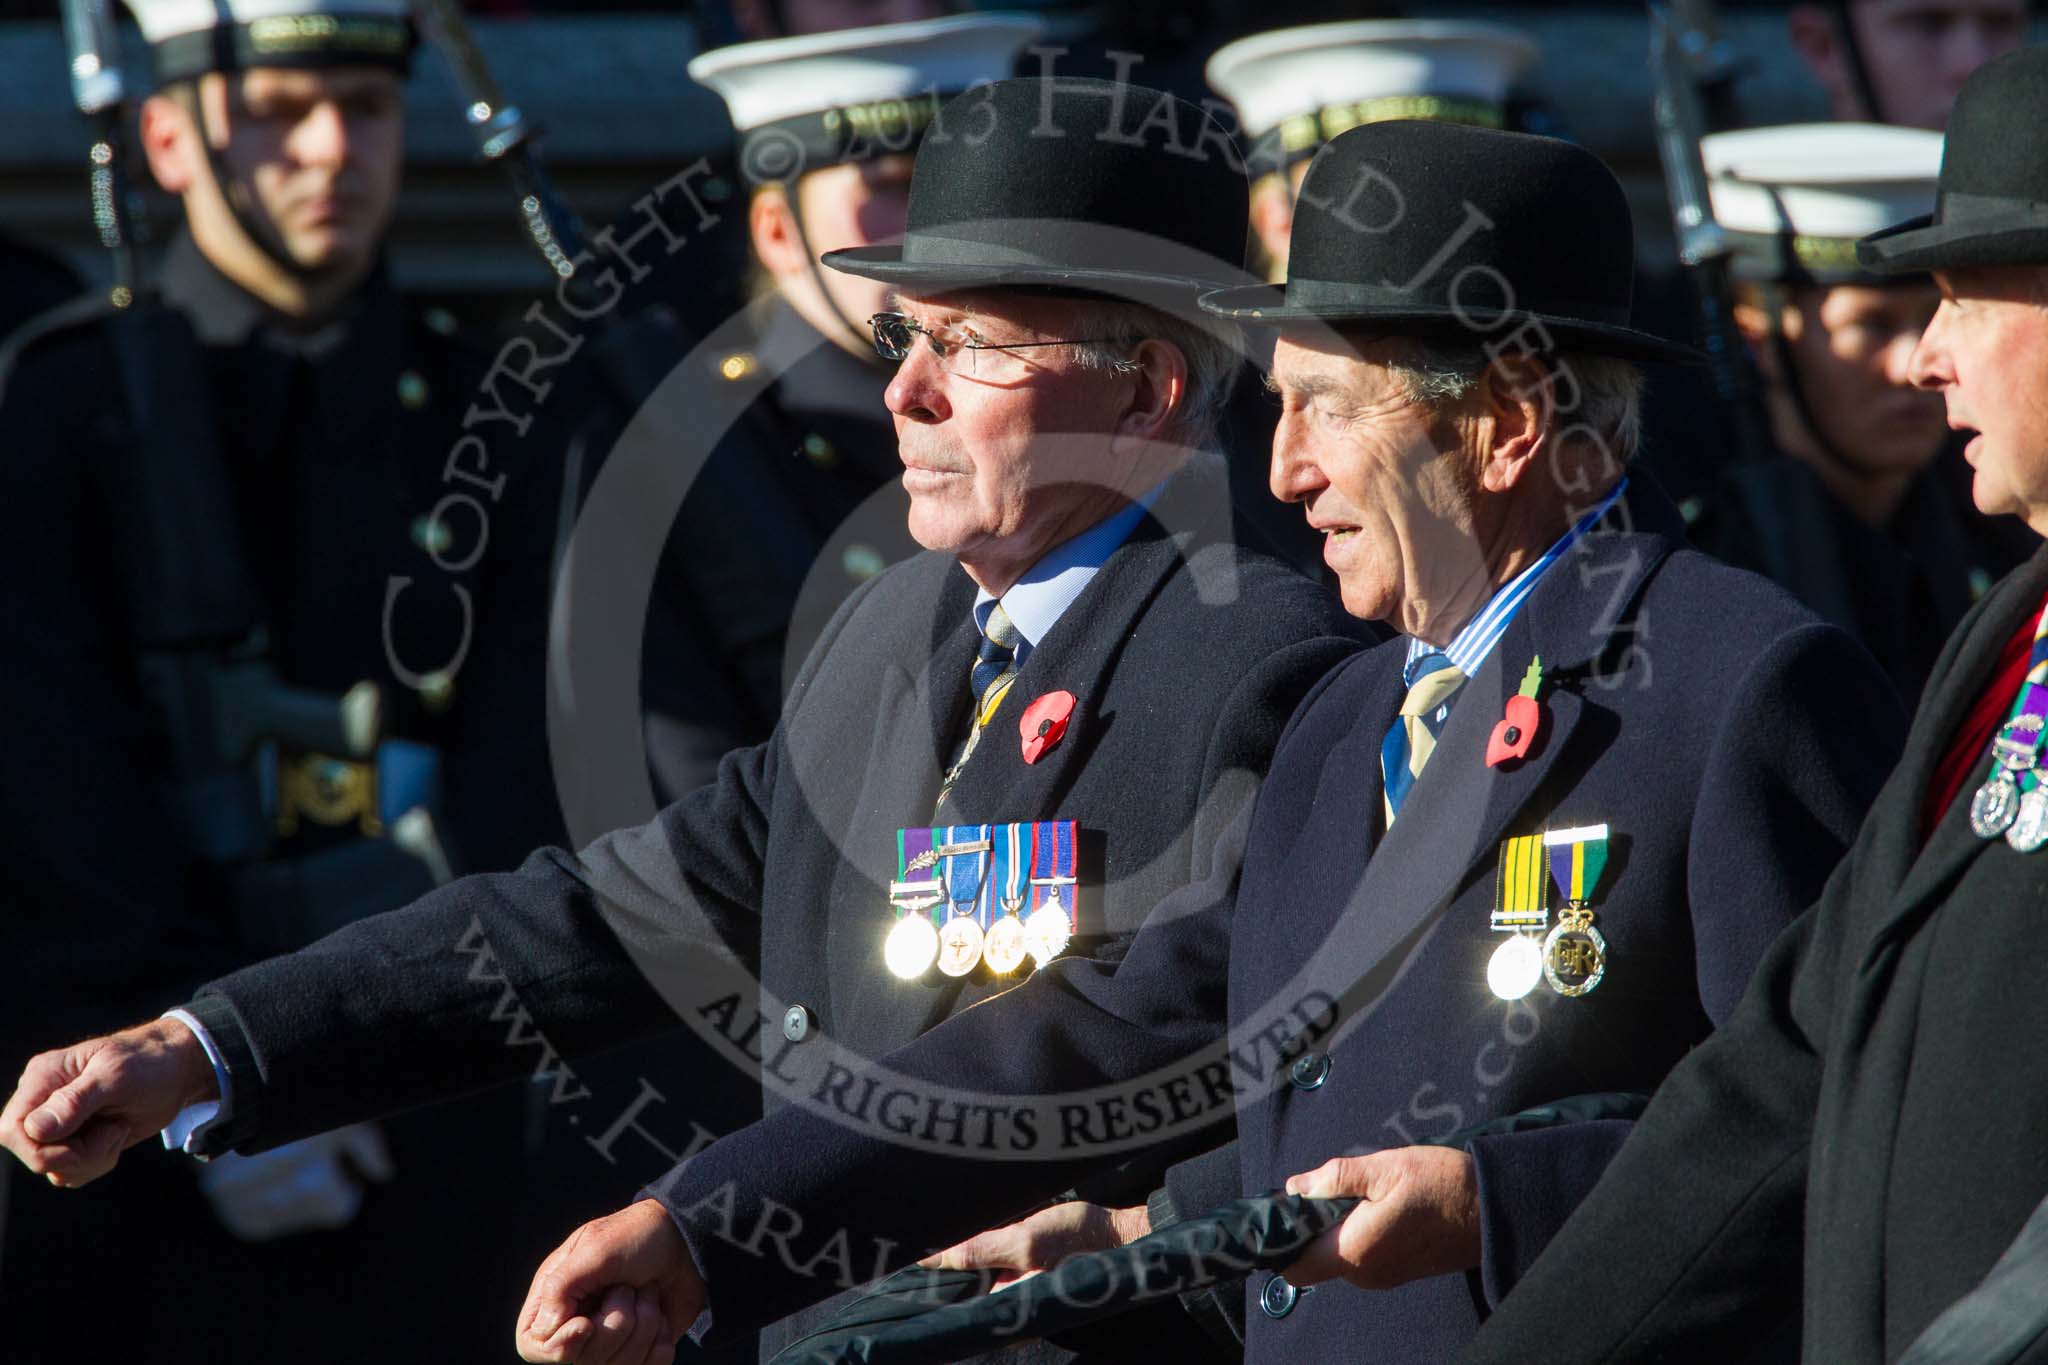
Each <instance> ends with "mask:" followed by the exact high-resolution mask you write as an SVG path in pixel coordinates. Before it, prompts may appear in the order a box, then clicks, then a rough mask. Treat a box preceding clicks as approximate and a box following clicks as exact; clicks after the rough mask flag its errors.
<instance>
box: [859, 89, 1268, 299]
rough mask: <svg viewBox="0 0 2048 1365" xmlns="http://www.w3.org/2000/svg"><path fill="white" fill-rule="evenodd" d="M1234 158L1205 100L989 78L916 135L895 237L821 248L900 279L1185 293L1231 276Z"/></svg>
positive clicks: (921, 283)
mask: <svg viewBox="0 0 2048 1365" xmlns="http://www.w3.org/2000/svg"><path fill="white" fill-rule="evenodd" d="M1249 192H1250V187H1249V185H1248V184H1247V182H1246V180H1245V172H1244V159H1243V156H1242V155H1241V153H1240V152H1239V150H1238V148H1237V145H1236V144H1235V143H1234V142H1232V141H1231V138H1230V136H1229V134H1228V133H1226V132H1225V131H1224V130H1223V127H1222V125H1220V124H1219V123H1217V122H1216V120H1215V119H1214V118H1213V117H1211V116H1210V115H1209V114H1208V113H1207V112H1206V111H1205V110H1203V109H1201V108H1199V107H1197V106H1195V105H1192V104H1189V103H1188V102H1187V101H1185V100H1182V99H1177V98H1175V97H1174V96H1172V95H1168V94H1165V93H1162V92H1161V91H1157V90H1148V89H1146V88H1145V87H1144V86H1139V85H1127V84H1123V83H1119V82H1112V81H1098V80H1069V79H1045V78H1025V79H1017V80H1007V81H997V82H995V83H994V84H992V85H988V86H984V87H981V88H980V89H976V90H970V91H968V92H967V93H966V94H964V95H960V96H958V97H957V98H955V99H953V100H951V101H950V102H948V103H947V104H946V106H945V107H944V108H942V109H941V110H940V111H939V116H938V118H937V119H935V120H934V121H933V123H932V125H931V128H930V131H928V132H927V133H926V134H925V138H924V141H923V142H921V143H920V144H919V145H918V149H917V162H916V165H915V167H914V168H913V169H912V171H911V175H910V211H909V220H908V225H907V229H906V231H905V233H904V238H903V244H902V245H901V246H869V247H853V248H848V249H846V250H841V251H828V252H826V253H825V255H824V258H823V259H824V262H825V264H826V265H829V266H831V267H832V268H833V269H834V270H843V271H845V272H847V273H848V274H851V275H864V276H866V277H867V278H869V279H873V280H884V281H887V282H888V283H890V284H896V285H901V286H903V287H905V288H907V289H911V290H914V291H916V290H922V291H928V292H934V293H937V292H944V291H947V290H954V289H977V288H986V287H990V286H1004V287H1020V286H1021V287H1032V288H1043V289H1058V290H1080V291H1086V292H1098V293H1103V294H1108V295H1114V296H1125V297H1134V298H1141V299H1147V300H1157V301H1178V302H1190V303H1191V302H1192V301H1193V299H1194V296H1195V295H1196V294H1197V293H1200V292H1202V291H1204V290H1210V289H1217V288H1221V287H1224V286H1228V285H1233V284H1238V283H1241V282H1243V281H1244V280H1245V279H1246V278H1247V276H1246V274H1245V272H1244V270H1243V268H1242V267H1243V261H1244V243H1245V230H1246V226H1247V223H1246V213H1247V209H1246V205H1247V202H1248V196H1249Z"/></svg>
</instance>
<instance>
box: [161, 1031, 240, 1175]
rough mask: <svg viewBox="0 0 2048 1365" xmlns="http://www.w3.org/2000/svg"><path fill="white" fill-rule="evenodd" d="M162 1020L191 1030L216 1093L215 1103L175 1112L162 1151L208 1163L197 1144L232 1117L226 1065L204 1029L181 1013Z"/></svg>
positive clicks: (211, 1038) (211, 1102) (164, 1134)
mask: <svg viewBox="0 0 2048 1365" xmlns="http://www.w3.org/2000/svg"><path fill="white" fill-rule="evenodd" d="M162 1017H163V1018H165V1019H175V1020H177V1021H178V1022H179V1023H181V1024H183V1025H184V1026H185V1027H186V1028H188V1029H191V1030H192V1036H193V1037H195V1038H197V1039H198V1040H199V1046H200V1047H202V1048H204V1049H205V1050H206V1060H207V1061H208V1062H209V1063H210V1064H212V1066H213V1081H214V1084H215V1085H216V1086H217V1087H218V1088H219V1090H220V1098H219V1099H217V1100H201V1101H200V1102H199V1103H197V1104H190V1105H187V1106H185V1107H184V1108H183V1109H180V1110H179V1111H178V1116H177V1117H176V1118H174V1119H172V1120H171V1121H170V1123H168V1124H166V1125H165V1127H164V1131H163V1140H164V1148H165V1150H166V1151H172V1152H180V1151H182V1152H184V1153H186V1154H187V1155H189V1156H192V1157H195V1158H197V1159H198V1160H200V1161H206V1160H209V1158H208V1157H206V1156H203V1155H201V1153H200V1150H199V1147H200V1140H201V1139H202V1138H203V1137H204V1136H205V1135H206V1133H207V1131H208V1130H209V1129H211V1128H212V1127H213V1125H214V1124H216V1123H221V1124H225V1123H227V1122H228V1121H229V1119H230V1118H231V1117H232V1106H233V1103H234V1095H233V1091H232V1090H231V1088H230V1086H229V1082H228V1064H227V1063H226V1062H225V1061H224V1060H222V1058H221V1055H220V1046H219V1044H217V1043H215V1042H214V1041H213V1034H211V1033H210V1032H208V1031H207V1028H206V1025H204V1024H202V1023H200V1022H199V1020H198V1019H196V1018H194V1017H193V1016H192V1015H191V1014H189V1013H187V1012H186V1011H184V1010H181V1009H177V1010H166V1011H164V1013H163V1016H162Z"/></svg>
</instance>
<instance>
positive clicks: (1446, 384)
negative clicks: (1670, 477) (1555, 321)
mask: <svg viewBox="0 0 2048 1365" xmlns="http://www.w3.org/2000/svg"><path fill="white" fill-rule="evenodd" d="M1541 359H1542V363H1543V364H1544V365H1545V366H1546V367H1547V368H1548V369H1549V371H1550V374H1551V378H1550V380H1549V387H1550V395H1551V397H1550V402H1551V405H1552V406H1551V420H1552V423H1553V430H1554V431H1555V432H1556V434H1558V435H1563V436H1569V437H1571V438H1573V439H1575V440H1578V441H1580V442H1588V441H1591V442H1595V443H1597V444H1598V445H1599V447H1600V449H1602V450H1604V451H1605V452H1607V453H1608V454H1609V455H1610V456H1611V457H1612V458H1613V459H1614V461H1615V462H1616V463H1617V464H1626V463H1627V462H1628V461H1629V460H1630V459H1632V458H1633V457H1634V455H1635V453H1636V446H1637V444H1638V443H1639V442H1640V441H1641V439H1642V427H1643V371H1642V369H1641V367H1640V366H1638V365H1636V364H1635V363H1634V362H1632V361H1627V360H1620V359H1617V358H1615V357H1613V356H1605V355H1589V354H1586V353H1584V352H1573V351H1567V352H1562V353H1560V354H1556V355H1546V356H1543V357H1542V358H1541ZM1491 362H1492V357H1491V356H1489V355H1488V354H1487V352H1486V348H1485V347H1483V346H1481V345H1479V344H1477V343H1468V342H1436V341H1423V340H1419V339H1416V338H1403V339H1401V340H1400V341H1399V342H1398V343H1397V344H1396V346H1395V348H1394V350H1393V354H1392V358H1391V359H1390V360H1389V362H1388V364H1389V365H1390V366H1391V368H1392V369H1393V371H1394V373H1395V375H1396V376H1397V377H1398V378H1399V379H1400V380H1401V383H1402V384H1403V386H1404V387H1406V389H1407V390H1408V396H1409V397H1410V398H1412V399H1414V400H1415V401H1416V402H1418V403H1424V404H1427V405H1429V406H1430V407H1432V408H1444V407H1448V406H1450V405H1451V404H1453V403H1457V402H1461V401H1462V400H1464V399H1465V398H1466V397H1468V396H1469V395H1470V394H1471V393H1472V391H1473V390H1474V389H1476V388H1478V387H1479V383H1480V380H1481V379H1483V378H1484V377H1485V375H1486V370H1487V366H1488V365H1489V364H1490V363H1491Z"/></svg>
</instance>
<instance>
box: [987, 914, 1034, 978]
mask: <svg viewBox="0 0 2048 1365" xmlns="http://www.w3.org/2000/svg"><path fill="white" fill-rule="evenodd" d="M1030 955H1031V949H1030V946H1029V945H1028V944H1027V942H1026V934H1025V929H1024V921H1023V920H1021V919H1018V918H1017V917H1016V916H1015V915H1004V916H1003V917H1002V918H1001V919H999V920H997V921H996V922H995V923H994V924H991V925H990V926H989V927H988V936H987V937H986V938H984V939H983V940H982V944H981V960H982V961H983V962H986V963H987V964H988V969H989V970H990V971H992V972H994V973H995V974H996V975H997V976H1008V975H1009V974H1010V973H1011V972H1014V971H1016V970H1017V969H1018V968H1019V967H1021V966H1023V965H1024V959H1025V958H1027V957H1029V956H1030Z"/></svg>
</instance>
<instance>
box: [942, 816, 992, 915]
mask: <svg viewBox="0 0 2048 1365" xmlns="http://www.w3.org/2000/svg"><path fill="white" fill-rule="evenodd" d="M940 829H941V838H942V839H943V841H944V842H945V843H947V844H955V845H957V844H972V843H986V842H987V841H988V835H989V828H988V826H987V825H944V826H941V827H940ZM988 856H989V855H988V851H987V850H986V849H984V850H982V851H981V852H978V853H955V854H952V855H951V856H949V857H948V858H947V859H946V899H947V900H948V901H950V902H951V904H952V909H951V913H952V914H955V915H971V914H973V913H974V910H975V902H977V901H979V900H981V898H982V892H983V891H985V890H986V889H987V887H988Z"/></svg>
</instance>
